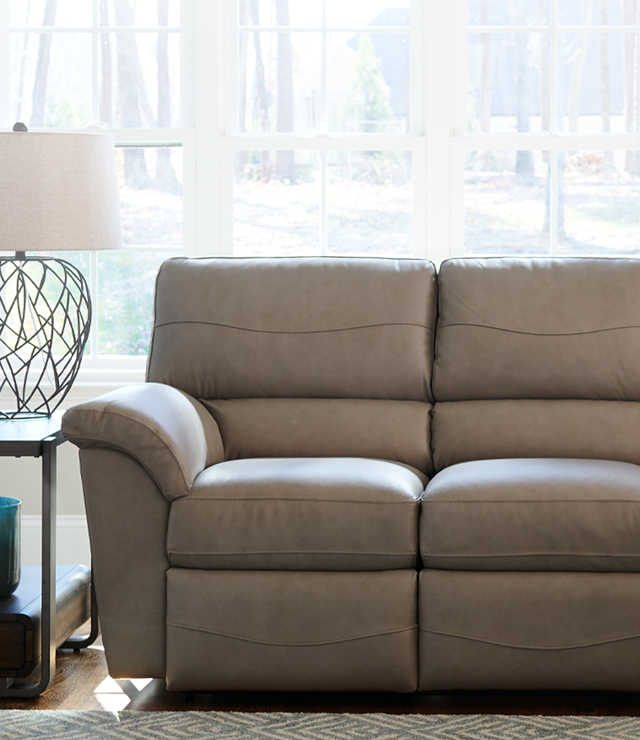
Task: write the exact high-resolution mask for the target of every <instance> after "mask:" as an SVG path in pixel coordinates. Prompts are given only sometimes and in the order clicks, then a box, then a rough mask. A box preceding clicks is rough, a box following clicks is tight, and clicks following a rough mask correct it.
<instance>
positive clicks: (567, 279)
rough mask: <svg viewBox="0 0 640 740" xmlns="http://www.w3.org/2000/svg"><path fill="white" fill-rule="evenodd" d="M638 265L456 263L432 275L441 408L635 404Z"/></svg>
mask: <svg viewBox="0 0 640 740" xmlns="http://www.w3.org/2000/svg"><path fill="white" fill-rule="evenodd" d="M639 284H640V261H638V260H633V259H629V260H624V259H614V260H606V259H600V260H598V259H573V260H572V259H567V260H545V259H538V260H515V259H514V260H511V259H493V260H491V259H486V260H475V259H455V260H449V261H447V262H444V263H443V264H442V266H441V268H440V275H439V317H438V341H437V352H436V359H435V364H434V372H433V390H434V394H435V397H436V398H437V400H439V401H460V400H477V399H498V398H586V399H591V400H597V399H609V400H625V401H635V400H640V362H638V356H639V355H640V290H638V285H639Z"/></svg>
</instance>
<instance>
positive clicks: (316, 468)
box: [63, 258, 640, 692]
mask: <svg viewBox="0 0 640 740" xmlns="http://www.w3.org/2000/svg"><path fill="white" fill-rule="evenodd" d="M147 380H148V382H147V383H145V384H141V385H137V386H133V387H128V388H124V389H121V390H116V391H114V392H112V393H109V394H107V395H105V396H102V397H100V398H97V399H96V400H94V401H91V402H89V403H84V404H81V405H79V406H75V407H74V408H72V409H70V410H69V411H67V413H66V414H65V416H64V422H63V426H64V433H65V434H66V436H67V438H68V439H70V440H72V441H73V442H74V443H75V444H76V445H78V447H80V461H81V467H82V479H83V486H84V495H85V500H86V510H87V517H88V524H89V532H90V538H91V547H92V553H93V561H94V569H95V584H96V589H97V599H98V607H99V610H100V615H101V625H102V631H103V639H104V648H105V653H106V657H107V661H108V665H109V670H110V672H111V674H112V675H113V676H133V677H135V676H145V677H159V678H163V679H164V680H165V681H166V685H167V687H168V688H169V689H170V690H196V691H226V690H230V691H236V690H242V691H251V690H258V691H264V690H274V691H278V690H281V691H290V690H300V691H312V690H313V691H325V690H330V691H395V692H414V691H437V690H448V689H614V690H638V689H640V668H639V667H640V403H639V401H640V262H638V261H634V260H625V259H568V260H553V259H548V260H547V259H542V260H517V259H482V260H479V259H454V260H450V261H448V262H445V263H444V264H443V265H442V267H441V269H440V272H439V274H436V271H435V269H434V266H433V265H432V264H431V263H430V262H427V261H423V260H393V259H389V260H386V259H347V258H342V259H339V258H336V259H316V258H296V259H204V260H203V259H182V258H180V259H173V260H169V261H168V262H166V263H165V264H164V265H163V266H162V268H161V270H160V272H159V275H158V280H157V286H156V304H155V324H154V329H153V341H152V346H151V350H150V355H149V360H148V371H147Z"/></svg>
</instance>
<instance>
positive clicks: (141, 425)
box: [62, 383, 223, 501]
mask: <svg viewBox="0 0 640 740" xmlns="http://www.w3.org/2000/svg"><path fill="white" fill-rule="evenodd" d="M62 429H63V431H64V434H65V436H66V438H67V439H69V440H71V441H72V442H74V443H75V444H76V445H78V447H80V448H83V449H87V448H92V447H104V448H108V449H114V450H122V451H124V452H126V453H127V454H128V455H131V456H132V457H133V458H135V460H137V461H138V462H139V463H140V465H142V467H143V468H144V469H145V470H146V471H147V473H149V475H150V476H151V478H152V479H153V480H154V481H155V483H156V484H157V486H158V488H159V489H160V490H161V491H162V493H163V494H164V495H165V496H166V497H167V498H168V499H169V500H170V501H171V500H173V499H176V498H179V497H180V496H186V495H187V493H189V489H190V488H191V485H192V483H193V480H194V478H195V477H196V475H198V473H200V472H201V471H202V470H204V468H205V467H206V466H207V465H211V464H212V463H214V462H217V461H218V460H221V459H222V458H223V448H222V440H221V438H220V432H219V431H218V428H217V425H216V423H215V421H214V420H213V418H212V417H211V414H210V413H208V412H207V410H206V409H205V408H204V407H203V406H202V404H200V403H199V402H198V401H196V400H195V399H193V398H190V397H189V396H188V395H187V394H185V393H181V392H180V391H178V390H176V389H175V388H171V387H170V386H167V385H160V384H158V383H145V384H144V385H136V386H130V387H127V388H120V389H118V390H116V391H112V392H111V393H106V394H105V395H104V396H100V397H99V398H96V399H95V400H93V401H89V402H88V403H82V404H79V405H78V406H74V407H73V408H71V409H69V410H68V411H67V412H66V413H65V415H64V417H63V419H62Z"/></svg>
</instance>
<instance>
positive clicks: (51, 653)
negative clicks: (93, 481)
mask: <svg viewBox="0 0 640 740" xmlns="http://www.w3.org/2000/svg"><path fill="white" fill-rule="evenodd" d="M56 448H57V441H56V440H55V439H54V438H50V437H48V438H47V439H44V440H43V441H42V552H41V559H42V612H41V619H40V680H39V681H38V682H37V683H33V684H27V685H17V686H16V685H15V684H14V683H13V679H4V680H2V682H0V697H22V698H31V697H36V696H39V695H40V694H42V693H43V692H44V691H46V690H47V688H48V687H49V685H50V684H51V681H52V680H53V678H54V676H55V673H56V644H55V634H56V609H55V603H56V502H57V490H56V484H57V458H56Z"/></svg>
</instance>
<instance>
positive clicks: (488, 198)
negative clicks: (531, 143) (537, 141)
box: [464, 150, 549, 254]
mask: <svg viewBox="0 0 640 740" xmlns="http://www.w3.org/2000/svg"><path fill="white" fill-rule="evenodd" d="M548 159H549V157H548V154H547V153H546V152H537V151H520V152H515V151H499V150H495V151H474V152H470V153H469V156H468V157H467V162H466V167H465V189H464V205H465V235H464V241H465V244H464V252H465V254H522V253H524V254H536V253H539V254H546V253H548V251H549V214H548V208H547V205H546V204H547V188H548Z"/></svg>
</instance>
